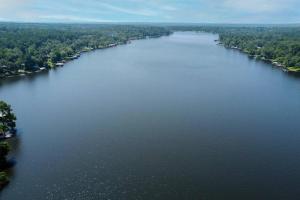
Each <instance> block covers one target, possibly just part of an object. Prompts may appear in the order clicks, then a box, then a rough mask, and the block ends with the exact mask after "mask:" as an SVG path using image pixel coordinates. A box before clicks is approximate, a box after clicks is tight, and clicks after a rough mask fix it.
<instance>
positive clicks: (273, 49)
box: [172, 25, 300, 72]
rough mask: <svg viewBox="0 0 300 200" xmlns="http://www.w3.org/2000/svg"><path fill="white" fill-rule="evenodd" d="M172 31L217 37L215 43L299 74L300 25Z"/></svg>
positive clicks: (188, 27)
mask: <svg viewBox="0 0 300 200" xmlns="http://www.w3.org/2000/svg"><path fill="white" fill-rule="evenodd" d="M172 30H177V31H178V30H180V31H204V32H212V33H216V34H219V41H218V42H219V44H221V45H224V46H225V47H226V48H233V49H238V50H240V51H243V52H244V53H247V54H248V55H249V56H251V57H254V58H256V59H260V60H265V61H267V62H271V63H272V64H273V65H276V66H278V67H282V68H283V69H284V70H286V71H289V72H300V26H297V25H294V26H293V25H290V26H287V25H286V26H280V25H277V26H275V25H273V26H272V25H265V26H261V25H260V26H259V25H257V26H255V25H252V26H250V25H248V26H246V25H243V26H238V25H219V26H213V25H206V26H173V27H172Z"/></svg>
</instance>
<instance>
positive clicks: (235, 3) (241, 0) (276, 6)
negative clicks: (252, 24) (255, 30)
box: [223, 0, 295, 13]
mask: <svg viewBox="0 0 300 200" xmlns="http://www.w3.org/2000/svg"><path fill="white" fill-rule="evenodd" d="M294 3H295V1H294V0H224V3H223V5H224V7H226V8H228V9H234V10H237V11H242V12H252V13H255V12H277V11H281V10H284V9H286V8H287V6H289V7H290V6H291V5H293V4H294Z"/></svg>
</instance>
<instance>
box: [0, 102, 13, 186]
mask: <svg viewBox="0 0 300 200" xmlns="http://www.w3.org/2000/svg"><path fill="white" fill-rule="evenodd" d="M15 127H16V116H15V114H14V113H13V111H12V109H11V106H10V105H9V104H7V103H6V102H4V101H0V190H1V189H2V188H3V187H4V186H5V185H6V184H7V183H8V181H9V180H8V174H7V172H6V170H7V168H8V167H9V166H8V162H7V159H6V157H7V155H8V153H9V150H10V146H9V143H8V142H6V141H4V139H5V136H6V134H7V133H14V131H15Z"/></svg>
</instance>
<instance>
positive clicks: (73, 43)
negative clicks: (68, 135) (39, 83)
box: [0, 23, 170, 78]
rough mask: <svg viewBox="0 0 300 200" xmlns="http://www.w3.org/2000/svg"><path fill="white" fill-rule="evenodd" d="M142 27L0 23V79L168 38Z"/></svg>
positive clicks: (157, 29) (153, 28)
mask: <svg viewBox="0 0 300 200" xmlns="http://www.w3.org/2000/svg"><path fill="white" fill-rule="evenodd" d="M168 34H170V31H169V30H168V29H166V28H163V27H157V26H145V25H100V24H96V25H95V24H85V25H83V24H29V23H27V24H26V23H0V78H3V77H8V76H14V75H24V74H27V73H32V72H37V71H41V70H47V69H49V68H53V67H56V66H60V65H63V63H65V62H67V61H68V60H71V59H75V58H77V57H79V56H80V53H82V52H85V51H91V50H93V49H101V48H107V47H112V46H116V45H119V44H125V43H127V42H128V41H130V40H134V39H142V38H146V37H159V36H162V35H168Z"/></svg>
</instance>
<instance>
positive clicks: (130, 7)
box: [0, 0, 300, 23]
mask: <svg viewBox="0 0 300 200" xmlns="http://www.w3.org/2000/svg"><path fill="white" fill-rule="evenodd" d="M299 8H300V0H0V21H26V22H89V23H90V22H186V23H299V22H300V11H299Z"/></svg>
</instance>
